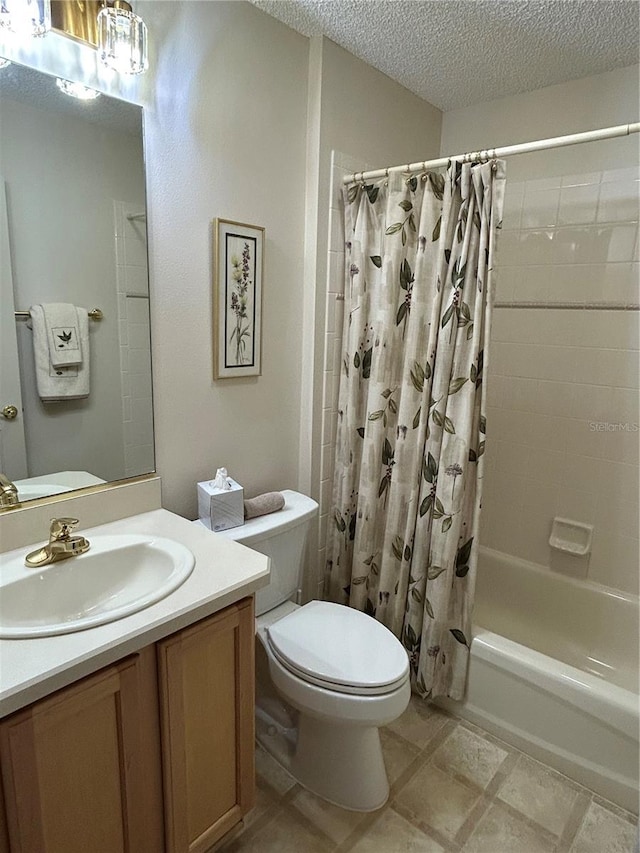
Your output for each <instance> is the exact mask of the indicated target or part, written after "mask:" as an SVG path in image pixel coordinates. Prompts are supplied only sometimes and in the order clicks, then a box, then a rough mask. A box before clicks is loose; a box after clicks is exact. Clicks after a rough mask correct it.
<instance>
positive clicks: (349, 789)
mask: <svg viewBox="0 0 640 853" xmlns="http://www.w3.org/2000/svg"><path fill="white" fill-rule="evenodd" d="M269 710H271V709H269ZM292 710H293V709H292ZM294 713H295V712H294ZM297 722H298V725H297V727H296V728H294V729H291V728H288V727H285V726H283V725H282V724H281V723H280V722H279V721H278V720H277V719H274V718H271V717H270V715H269V713H268V711H267V712H265V710H264V709H262V708H260V707H258V708H257V713H256V740H257V741H258V743H259V744H260V746H262V747H263V748H264V749H265V750H266V751H267V752H268V753H269V755H270V756H271V757H272V758H274V759H275V760H276V761H277V762H278V764H280V765H281V766H282V767H284V769H285V770H287V771H288V772H289V773H290V774H291V775H292V776H293V778H294V779H295V780H296V782H298V783H299V784H300V785H302V787H303V788H306V789H307V790H308V791H311V793H313V794H316V795H317V796H319V797H322V799H323V800H327V802H329V803H333V804H334V805H336V806H340V808H343V809H349V810H350V811H357V812H371V811H375V810H376V809H379V808H380V807H381V806H383V805H384V804H385V803H386V801H387V799H388V797H389V782H388V780H387V773H386V769H385V766H384V759H383V756H382V746H381V744H380V734H379V730H378V729H377V728H376V727H375V726H339V725H336V724H335V723H331V724H329V725H328V724H327V723H325V722H323V721H322V720H318V719H315V718H314V717H307V716H306V715H300V716H299V717H298V721H297Z"/></svg>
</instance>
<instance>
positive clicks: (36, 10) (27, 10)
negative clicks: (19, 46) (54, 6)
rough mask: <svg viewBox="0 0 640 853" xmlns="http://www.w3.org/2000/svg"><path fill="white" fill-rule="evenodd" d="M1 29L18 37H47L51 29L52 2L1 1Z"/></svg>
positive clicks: (38, 0)
mask: <svg viewBox="0 0 640 853" xmlns="http://www.w3.org/2000/svg"><path fill="white" fill-rule="evenodd" d="M0 27H2V28H3V29H5V30H9V31H10V32H12V33H16V35H32V36H44V35H46V34H47V33H48V32H49V30H50V29H51V3H50V0H0Z"/></svg>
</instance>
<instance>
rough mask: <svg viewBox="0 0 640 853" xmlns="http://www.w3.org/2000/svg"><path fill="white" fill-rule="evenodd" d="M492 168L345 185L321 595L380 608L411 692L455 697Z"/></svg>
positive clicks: (474, 465) (467, 566) (472, 516)
mask: <svg viewBox="0 0 640 853" xmlns="http://www.w3.org/2000/svg"><path fill="white" fill-rule="evenodd" d="M504 183H505V165H504V162H503V161H495V160H494V161H492V162H490V163H484V164H480V165H473V166H472V165H469V164H464V165H462V164H460V163H457V162H454V163H453V164H451V165H450V167H449V169H448V170H447V172H446V174H441V173H437V172H427V173H425V174H423V175H419V176H413V177H411V176H409V175H406V174H405V175H400V174H397V173H394V174H393V175H390V176H389V177H388V179H386V180H383V181H380V182H378V183H369V184H364V183H363V184H353V185H351V186H349V187H345V188H344V193H343V201H344V211H345V243H346V258H347V263H346V283H345V320H344V329H343V342H342V355H343V363H342V371H341V377H340V393H339V404H338V410H339V411H338V433H337V445H336V467H335V474H334V485H333V507H332V517H331V519H330V522H331V527H330V533H329V541H328V561H327V567H326V578H325V594H326V597H327V598H329V599H330V600H333V601H337V602H340V603H342V604H348V605H350V606H352V607H355V608H358V609H359V610H363V611H365V612H366V613H369V614H370V615H371V616H373V617H375V618H376V619H379V620H380V621H381V622H383V623H384V624H385V625H386V626H387V627H388V628H390V629H391V630H392V631H393V633H394V634H395V635H396V636H397V637H398V638H399V639H400V640H401V642H402V643H403V645H404V646H405V648H406V649H407V652H408V654H409V658H410V664H411V681H412V687H413V689H414V691H415V692H417V693H419V694H420V695H422V696H425V697H435V696H440V695H445V696H449V697H451V698H453V699H461V698H463V695H464V690H465V683H466V673H467V664H468V655H469V646H470V642H471V633H470V628H471V610H472V605H473V593H474V586H475V568H476V556H477V546H478V522H479V513H480V500H481V492H482V489H481V486H482V472H483V463H484V458H483V454H484V447H485V433H486V429H487V426H486V418H485V409H486V391H485V384H484V382H483V378H484V376H485V375H486V369H487V356H488V344H489V327H490V318H491V303H492V298H493V282H492V267H493V254H494V250H495V235H496V229H497V228H499V227H500V221H501V218H502V203H503V197H504Z"/></svg>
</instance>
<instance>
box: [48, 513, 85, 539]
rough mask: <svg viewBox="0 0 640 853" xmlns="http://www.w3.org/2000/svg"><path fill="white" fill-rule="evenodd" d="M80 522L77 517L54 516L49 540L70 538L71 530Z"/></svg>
mask: <svg viewBox="0 0 640 853" xmlns="http://www.w3.org/2000/svg"><path fill="white" fill-rule="evenodd" d="M78 523H79V519H77V518H52V519H51V526H50V527H49V542H56V541H58V542H59V541H64V540H65V539H68V538H69V536H70V535H71V531H72V530H73V528H74V527H75V526H76V525H77V524H78Z"/></svg>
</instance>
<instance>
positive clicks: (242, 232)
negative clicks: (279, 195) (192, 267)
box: [213, 218, 265, 379]
mask: <svg viewBox="0 0 640 853" xmlns="http://www.w3.org/2000/svg"><path fill="white" fill-rule="evenodd" d="M264 234H265V229H264V228H262V227H261V226H259V225H247V224H246V223H244V222H234V221H233V220H230V219H220V218H216V219H214V220H213V378H214V379H237V378H238V377H243V376H260V375H261V373H262V280H263V274H264Z"/></svg>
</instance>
